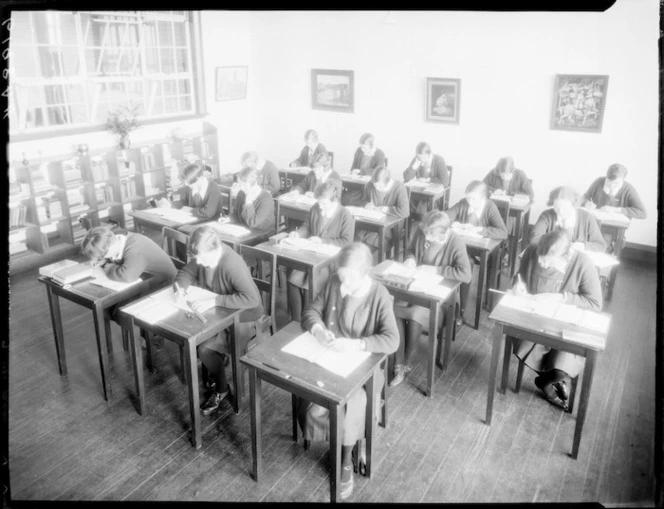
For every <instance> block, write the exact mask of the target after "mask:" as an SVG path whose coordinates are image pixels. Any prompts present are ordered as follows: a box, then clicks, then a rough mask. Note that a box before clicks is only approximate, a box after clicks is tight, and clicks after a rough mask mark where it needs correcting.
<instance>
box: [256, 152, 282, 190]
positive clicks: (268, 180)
mask: <svg viewBox="0 0 664 509" xmlns="http://www.w3.org/2000/svg"><path fill="white" fill-rule="evenodd" d="M257 173H258V185H259V186H261V187H262V188H263V189H265V190H266V191H269V192H270V193H271V194H272V196H275V195H276V194H277V193H279V191H280V190H281V178H280V177H279V168H277V166H276V165H275V164H274V163H273V162H272V161H265V164H264V165H263V167H262V168H261V169H260V170H258V171H257Z"/></svg>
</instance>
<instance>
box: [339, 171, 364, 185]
mask: <svg viewBox="0 0 664 509" xmlns="http://www.w3.org/2000/svg"><path fill="white" fill-rule="evenodd" d="M370 180H371V175H352V174H351V173H344V174H343V175H341V181H342V182H344V183H347V184H362V185H364V184H367V183H368V182H369V181H370Z"/></svg>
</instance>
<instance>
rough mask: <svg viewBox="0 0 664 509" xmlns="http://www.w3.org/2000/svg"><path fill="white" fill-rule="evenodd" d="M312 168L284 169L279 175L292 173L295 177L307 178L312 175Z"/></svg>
mask: <svg viewBox="0 0 664 509" xmlns="http://www.w3.org/2000/svg"><path fill="white" fill-rule="evenodd" d="M311 171H312V170H311V168H310V167H309V166H297V167H295V168H282V169H280V170H279V173H286V174H288V173H290V174H294V175H302V176H306V175H308V174H309V173H311Z"/></svg>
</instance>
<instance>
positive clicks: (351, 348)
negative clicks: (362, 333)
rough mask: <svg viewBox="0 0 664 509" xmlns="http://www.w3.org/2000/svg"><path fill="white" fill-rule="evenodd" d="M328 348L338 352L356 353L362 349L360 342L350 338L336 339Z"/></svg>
mask: <svg viewBox="0 0 664 509" xmlns="http://www.w3.org/2000/svg"><path fill="white" fill-rule="evenodd" d="M328 346H329V347H330V348H332V349H333V350H335V351H337V352H356V351H358V350H359V349H360V341H359V340H357V339H350V338H334V339H333V340H332V341H330V342H329V344H328Z"/></svg>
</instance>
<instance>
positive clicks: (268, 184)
mask: <svg viewBox="0 0 664 509" xmlns="http://www.w3.org/2000/svg"><path fill="white" fill-rule="evenodd" d="M240 165H241V166H242V167H243V168H246V167H250V168H254V169H255V170H256V171H257V175H258V185H259V186H260V187H262V188H263V189H265V190H266V191H269V192H270V193H271V194H272V196H275V195H276V194H277V193H279V190H280V189H281V179H280V178H279V169H278V168H277V166H276V165H275V164H274V163H273V162H272V161H266V160H265V159H263V158H259V157H258V154H257V153H256V152H254V151H249V152H245V153H244V154H242V157H241V158H240Z"/></svg>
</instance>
